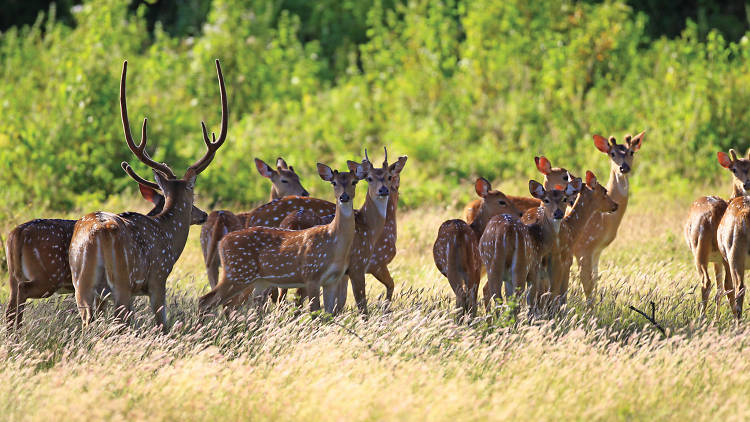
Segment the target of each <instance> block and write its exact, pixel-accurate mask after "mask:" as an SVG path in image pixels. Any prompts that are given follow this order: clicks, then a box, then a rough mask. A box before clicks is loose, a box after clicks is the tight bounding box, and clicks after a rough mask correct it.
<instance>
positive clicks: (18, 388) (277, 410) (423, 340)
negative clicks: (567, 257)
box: [0, 201, 750, 420]
mask: <svg viewBox="0 0 750 422" xmlns="http://www.w3.org/2000/svg"><path fill="white" fill-rule="evenodd" d="M686 210H687V204H686V203H682V202H669V201H667V202H664V203H661V204H660V205H659V210H658V211H659V212H658V213H654V209H653V204H652V203H647V202H639V203H635V204H634V205H633V206H632V207H631V209H629V210H628V213H627V214H626V217H625V221H624V225H623V227H622V228H621V230H620V234H619V236H618V239H617V240H616V241H615V243H614V244H613V245H612V246H611V247H610V248H609V249H607V250H606V251H605V253H604V254H603V256H602V263H601V270H602V279H601V281H600V289H599V292H598V294H599V300H598V301H597V303H596V305H595V306H594V307H593V308H592V309H589V308H587V307H586V306H585V304H584V300H583V298H582V292H581V289H580V286H579V285H578V283H577V281H576V274H575V271H576V270H574V281H573V291H572V293H571V297H570V300H569V305H568V309H566V310H564V311H563V312H561V313H560V314H558V315H555V316H554V317H551V318H548V319H535V320H533V321H530V320H528V319H527V317H526V313H525V312H523V311H522V312H520V313H519V314H518V318H517V320H515V319H510V318H509V317H507V316H501V317H497V318H496V317H492V316H484V315H483V312H481V313H480V314H482V315H480V317H478V318H477V319H476V320H474V321H472V322H470V323H467V322H465V321H464V322H461V321H457V317H456V314H455V313H454V312H453V311H452V307H453V302H454V299H453V297H452V293H451V290H450V287H449V286H448V283H447V281H446V280H445V279H444V278H443V277H442V276H441V275H440V274H439V273H438V271H437V270H436V269H435V267H434V264H433V262H432V256H431V247H432V242H433V241H434V236H435V234H436V231H437V227H438V226H439V224H440V222H442V221H443V220H444V219H447V218H454V217H456V216H459V215H460V210H455V209H448V210H446V209H438V208H435V207H425V208H422V209H417V210H411V211H408V212H403V213H401V218H400V226H399V250H400V253H399V255H398V256H397V258H396V260H395V261H394V262H393V263H392V264H391V266H390V268H391V270H392V273H393V276H394V279H395V280H396V281H397V290H396V297H395V300H394V303H393V304H392V306H391V307H390V308H389V309H387V310H386V309H384V306H383V305H384V303H383V302H382V298H381V297H380V296H381V295H382V293H383V292H384V289H383V287H382V286H381V285H380V284H379V283H378V282H377V281H376V280H374V279H373V278H369V277H368V295H369V298H370V306H371V311H372V312H371V315H370V317H369V318H367V319H363V318H361V317H360V316H359V315H358V314H357V313H356V312H355V311H354V310H352V309H349V310H347V312H345V313H344V314H342V315H340V316H338V317H336V318H335V319H334V320H329V319H327V318H311V316H310V315H309V314H308V313H306V312H301V313H300V312H298V311H296V310H295V309H294V308H292V307H291V306H280V307H276V308H272V309H269V310H268V311H267V312H266V313H264V314H263V315H259V314H258V313H256V312H255V311H254V310H253V309H251V308H246V309H243V310H242V311H241V312H238V313H236V314H234V315H229V316H226V315H225V316H220V317H204V318H202V319H201V318H200V317H199V316H198V313H197V297H198V295H199V294H201V293H203V292H205V291H207V286H206V285H207V282H206V277H205V273H204V271H203V264H202V255H201V252H200V247H199V244H198V235H199V230H198V229H197V228H194V229H193V230H192V231H191V235H190V239H189V241H188V246H187V247H186V249H185V253H184V254H183V256H182V257H181V259H180V261H179V262H178V264H177V266H176V268H175V270H174V272H173V273H172V275H171V276H170V278H169V281H168V286H169V288H170V290H169V298H168V299H169V300H168V303H169V305H168V306H169V316H170V321H171V322H172V324H173V326H172V330H171V331H170V333H169V334H167V335H163V334H161V333H159V331H158V330H156V329H155V327H154V322H153V317H152V316H151V315H150V312H149V311H148V307H147V306H146V303H145V300H144V299H138V300H137V301H136V304H135V308H136V310H137V312H136V315H135V318H134V321H133V322H132V324H131V325H130V326H128V327H122V326H117V325H115V324H114V322H113V321H112V320H110V319H100V320H97V321H96V322H95V323H94V324H93V326H92V327H91V328H90V329H87V330H83V331H82V329H81V327H80V320H79V317H78V315H77V314H76V311H75V305H74V302H73V300H72V298H69V297H68V298H63V297H59V296H57V297H53V298H50V299H47V300H43V301H38V302H35V303H34V304H33V305H31V306H30V307H29V308H28V312H27V313H26V316H25V321H26V324H25V326H24V327H22V328H21V329H20V330H19V331H18V332H16V333H12V334H11V333H9V334H7V338H6V339H5V340H4V341H3V342H2V343H1V344H0V361H2V365H0V377H2V379H3V381H4V382H3V383H0V409H2V415H3V418H4V419H5V418H7V419H28V420H46V419H49V418H50V415H55V418H57V419H65V420H68V419H84V418H85V419H95V418H96V419H98V418H113V419H144V418H151V419H171V420H176V419H180V420H182V419H187V420H194V419H203V420H212V419H217V418H224V419H227V418H228V419H255V420H310V419H327V420H375V419H399V420H456V419H460V420H484V419H493V420H505V419H508V418H522V419H524V420H529V419H544V420H552V419H554V420H560V419H571V418H572V419H634V418H637V419H688V418H692V419H728V420H741V419H747V418H748V417H750V403H748V401H747V391H748V387H750V360H748V359H747V353H748V349H750V332H749V331H748V329H747V324H746V323H743V324H741V325H740V326H739V327H737V326H735V324H734V322H733V321H732V319H731V317H730V315H729V312H728V309H727V307H726V304H725V303H723V302H722V307H721V310H720V315H719V318H718V319H717V320H713V318H709V319H708V320H702V319H701V318H700V317H699V313H698V303H697V298H698V296H697V293H698V292H697V291H696V287H697V277H696V274H695V271H694V269H693V268H692V264H691V259H690V256H689V253H688V251H687V248H686V246H685V245H684V241H683V239H682V234H681V233H682V223H683V219H684V217H685V213H686ZM2 296H3V297H7V287H3V288H2ZM651 301H653V302H654V303H655V304H656V319H657V321H658V322H659V323H660V324H662V325H663V326H664V328H665V329H666V330H667V337H666V338H664V337H663V336H662V335H661V334H660V333H659V332H658V331H657V330H656V329H655V328H654V327H653V326H652V325H651V324H650V323H649V322H647V321H646V320H645V319H644V318H643V317H641V316H639V315H637V314H636V313H634V312H632V311H630V310H629V309H628V305H634V306H636V307H638V308H641V309H647V308H648V306H649V305H648V304H649V302H651ZM349 304H350V305H351V304H352V300H351V297H350V301H349ZM713 312H714V309H713V305H712V306H711V307H709V316H712V315H713ZM2 330H4V329H0V332H3V333H4V331H2ZM4 334H5V333H4Z"/></svg>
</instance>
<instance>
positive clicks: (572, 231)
mask: <svg viewBox="0 0 750 422" xmlns="http://www.w3.org/2000/svg"><path fill="white" fill-rule="evenodd" d="M593 193H594V192H593V191H592V190H590V189H589V188H587V187H585V186H584V188H583V190H582V191H581V193H580V194H578V198H577V199H576V202H575V203H574V204H573V209H572V210H571V211H570V213H569V214H568V215H567V216H566V217H565V219H564V220H563V224H564V225H565V231H566V234H567V236H568V237H569V240H570V241H575V240H576V238H577V237H578V236H580V235H581V234H582V233H583V229H584V228H585V226H586V222H588V221H589V218H591V216H592V215H593V214H594V212H595V211H596V210H595V209H594V206H593V204H592V203H591V202H592V199H593ZM618 208H619V205H618Z"/></svg>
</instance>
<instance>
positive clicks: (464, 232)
mask: <svg viewBox="0 0 750 422" xmlns="http://www.w3.org/2000/svg"><path fill="white" fill-rule="evenodd" d="M474 190H475V191H476V192H477V195H479V198H480V200H479V202H480V204H481V206H480V207H479V210H478V211H479V212H478V213H477V215H476V217H475V218H474V221H472V222H471V224H467V223H466V222H465V221H463V220H459V219H454V220H448V221H445V222H444V223H443V224H441V225H440V228H439V229H438V235H437V239H435V243H434V245H433V246H432V257H433V259H434V261H435V266H437V268H438V270H439V271H440V273H441V274H442V275H443V276H445V278H447V279H448V282H449V283H450V286H451V288H452V289H453V293H454V294H455V295H456V307H457V308H459V309H461V310H462V311H463V312H464V314H467V315H470V316H474V315H475V314H476V308H477V292H478V290H479V279H480V278H481V274H482V260H481V259H480V257H479V238H480V237H481V236H482V233H483V232H484V228H485V226H486V225H487V222H488V221H489V219H490V218H492V217H494V216H496V215H500V214H511V215H514V216H517V217H520V216H521V211H520V210H519V209H518V208H516V206H515V205H513V203H512V202H511V201H510V199H509V198H508V197H507V196H506V195H505V194H504V193H502V192H500V191H499V190H492V186H491V185H490V182H488V181H487V179H485V178H483V177H480V178H479V179H477V181H476V182H475V183H474Z"/></svg>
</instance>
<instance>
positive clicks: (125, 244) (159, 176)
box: [70, 60, 229, 330]
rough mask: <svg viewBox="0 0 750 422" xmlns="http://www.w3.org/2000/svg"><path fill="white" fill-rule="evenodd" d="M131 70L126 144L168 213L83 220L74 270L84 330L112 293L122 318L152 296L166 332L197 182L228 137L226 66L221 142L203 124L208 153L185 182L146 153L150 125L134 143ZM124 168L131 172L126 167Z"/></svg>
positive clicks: (75, 241)
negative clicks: (100, 299)
mask: <svg viewBox="0 0 750 422" xmlns="http://www.w3.org/2000/svg"><path fill="white" fill-rule="evenodd" d="M127 64H128V63H127V61H126V62H124V63H123V67H122V77H121V80H120V115H121V117H122V126H123V131H124V134H125V141H126V142H127V144H128V147H129V148H130V150H131V151H132V152H133V154H134V155H135V156H136V157H137V158H138V159H139V160H140V161H141V162H143V163H144V164H146V165H147V166H149V167H150V168H151V169H153V172H154V177H155V178H156V183H157V184H158V187H159V188H160V189H161V191H162V192H163V193H164V196H165V198H166V202H165V204H164V209H163V210H162V211H161V212H160V213H159V214H157V215H155V216H145V215H142V214H138V213H133V212H128V213H122V214H111V213H107V212H95V213H92V214H88V215H86V216H84V217H83V218H81V219H80V220H79V221H78V222H77V223H76V225H75V229H74V232H73V238H72V240H71V244H70V267H71V272H72V277H73V287H74V288H75V296H76V302H77V303H78V309H79V312H80V314H81V319H82V320H83V323H84V325H87V324H88V323H89V322H90V321H91V319H92V317H93V301H94V296H95V295H96V294H97V293H101V292H103V291H105V290H109V291H110V292H111V294H112V296H113V299H114V302H115V305H116V310H117V312H118V315H120V316H124V317H127V315H128V314H129V313H130V307H131V299H132V297H133V295H148V296H149V301H150V305H151V310H152V311H153V312H154V315H155V317H156V321H157V324H158V325H160V326H162V328H163V329H164V330H166V329H167V326H166V323H167V311H166V305H165V296H166V281H167V276H168V275H169V273H170V272H171V271H172V267H173V266H174V264H175V262H176V261H177V259H178V258H179V256H180V254H181V253H182V250H183V248H184V247H185V242H186V241H187V237H188V231H189V224H190V221H191V209H192V207H193V198H194V195H193V188H194V186H195V180H196V178H197V176H198V175H199V174H200V173H201V172H202V171H203V170H205V169H206V168H207V167H208V165H209V164H210V163H211V161H212V160H213V159H214V156H215V154H216V151H217V150H218V149H219V148H220V147H221V145H222V144H223V143H224V140H225V139H226V135H227V119H228V116H229V112H228V110H227V97H226V89H225V87H224V77H223V76H222V73H221V66H220V65H219V61H218V60H216V72H217V76H218V80H219V91H220V93H221V130H220V133H219V137H218V139H217V138H216V134H214V133H212V135H211V136H212V138H213V141H212V140H211V138H209V136H208V131H207V130H206V125H205V124H204V123H203V122H201V128H202V132H203V141H204V142H205V144H206V148H207V151H206V153H205V154H204V155H203V157H202V158H200V159H199V160H198V161H196V162H195V163H194V164H193V165H191V166H190V167H189V168H188V169H187V171H186V172H185V175H184V176H183V177H182V178H181V179H180V178H177V177H176V176H175V174H174V172H173V171H172V169H170V168H169V166H167V165H166V164H164V163H158V162H156V161H154V160H153V159H151V157H150V156H149V154H148V153H147V152H146V139H147V138H146V133H147V132H146V123H147V121H146V119H144V120H143V127H142V131H141V142H140V144H139V145H136V144H135V142H134V141H133V136H132V134H131V133H130V123H129V121H128V111H127V103H126V90H125V81H126V77H127ZM123 165H124V166H127V164H126V163H125V164H123Z"/></svg>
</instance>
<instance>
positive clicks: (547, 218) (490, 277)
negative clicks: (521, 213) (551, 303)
mask: <svg viewBox="0 0 750 422" xmlns="http://www.w3.org/2000/svg"><path fill="white" fill-rule="evenodd" d="M529 192H530V193H531V195H532V196H533V197H534V198H537V199H539V200H540V201H541V206H540V207H539V212H540V214H541V216H540V218H538V219H536V221H534V222H533V223H532V224H529V225H527V224H524V223H523V222H522V221H521V220H519V219H518V218H515V217H513V216H510V215H508V214H503V215H498V216H495V217H492V219H490V221H489V223H488V224H487V227H486V228H485V230H484V233H483V234H482V237H481V238H480V239H479V253H480V257H481V258H482V262H483V263H484V265H485V268H486V269H487V285H486V287H485V289H484V302H485V307H486V308H487V309H488V310H489V309H491V305H492V301H493V300H494V299H499V298H502V295H501V287H502V286H501V281H503V280H504V281H505V294H506V299H508V298H510V297H512V296H517V295H520V294H521V292H523V290H524V288H525V287H526V285H527V284H528V285H529V292H528V296H527V298H528V299H527V300H528V302H529V305H530V306H532V307H535V306H536V304H537V303H538V300H539V298H540V297H541V295H542V294H543V293H544V292H547V291H548V290H549V286H543V285H541V284H542V283H541V281H542V280H543V279H542V278H541V277H540V274H539V270H540V266H541V263H542V260H544V259H545V258H547V256H548V255H550V254H551V253H552V252H553V250H554V248H555V246H556V243H557V235H558V232H559V230H560V225H561V223H562V220H563V217H564V216H565V209H566V207H567V205H568V201H569V197H571V196H573V195H575V194H576V193H577V191H576V186H575V185H574V184H573V183H568V184H567V186H566V187H565V190H559V189H545V188H544V186H542V185H541V184H540V183H539V182H537V181H535V180H530V181H529ZM506 272H507V273H509V274H508V276H507V277H506Z"/></svg>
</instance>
